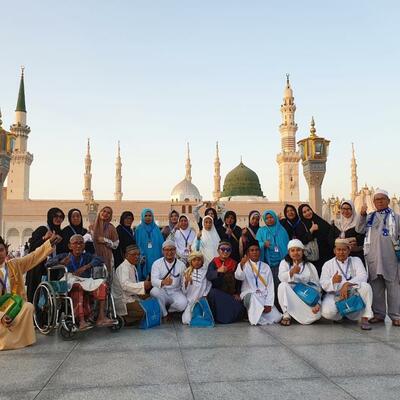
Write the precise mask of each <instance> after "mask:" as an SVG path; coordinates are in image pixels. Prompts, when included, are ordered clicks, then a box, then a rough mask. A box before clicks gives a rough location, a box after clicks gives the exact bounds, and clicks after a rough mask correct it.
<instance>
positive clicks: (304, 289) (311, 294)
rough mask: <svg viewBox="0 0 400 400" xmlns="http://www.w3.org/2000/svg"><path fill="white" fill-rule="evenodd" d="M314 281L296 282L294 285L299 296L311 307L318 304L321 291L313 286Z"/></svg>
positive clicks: (294, 289)
mask: <svg viewBox="0 0 400 400" xmlns="http://www.w3.org/2000/svg"><path fill="white" fill-rule="evenodd" d="M313 286H314V284H313V283H311V282H310V283H308V284H306V283H302V282H299V283H296V284H295V285H294V287H293V291H294V292H295V293H296V294H297V296H298V297H299V298H300V300H302V301H303V302H304V303H306V304H307V305H308V306H310V307H314V306H316V305H317V304H318V302H319V299H320V293H319V291H318V289H316V288H315V287H313Z"/></svg>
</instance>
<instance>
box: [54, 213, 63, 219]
mask: <svg viewBox="0 0 400 400" xmlns="http://www.w3.org/2000/svg"><path fill="white" fill-rule="evenodd" d="M54 218H61V219H64V216H63V215H62V214H56V215H55V216H54Z"/></svg>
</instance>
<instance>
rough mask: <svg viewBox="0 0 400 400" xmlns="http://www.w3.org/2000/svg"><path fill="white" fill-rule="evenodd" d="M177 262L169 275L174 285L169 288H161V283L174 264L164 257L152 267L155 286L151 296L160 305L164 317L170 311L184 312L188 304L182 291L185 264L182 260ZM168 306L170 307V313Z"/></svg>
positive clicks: (152, 279)
mask: <svg viewBox="0 0 400 400" xmlns="http://www.w3.org/2000/svg"><path fill="white" fill-rule="evenodd" d="M175 261H176V264H175V266H174V268H173V269H172V271H171V273H170V274H169V277H171V278H172V284H171V285H168V286H163V287H161V281H162V280H163V279H164V278H165V277H166V275H167V273H168V270H169V269H171V268H172V266H173V265H174V263H173V262H172V263H169V262H168V261H167V260H165V258H164V257H162V258H159V259H158V260H156V261H154V263H153V266H152V267H151V284H152V285H153V289H151V291H150V295H151V296H152V297H155V298H156V299H157V300H158V302H159V303H160V307H161V311H162V313H163V316H164V317H165V316H167V315H168V311H169V312H174V311H183V310H184V309H185V307H186V304H187V300H186V297H185V295H184V294H183V293H182V289H181V287H182V280H183V272H184V271H185V264H184V263H183V262H182V261H180V260H175ZM167 306H169V310H168V311H167Z"/></svg>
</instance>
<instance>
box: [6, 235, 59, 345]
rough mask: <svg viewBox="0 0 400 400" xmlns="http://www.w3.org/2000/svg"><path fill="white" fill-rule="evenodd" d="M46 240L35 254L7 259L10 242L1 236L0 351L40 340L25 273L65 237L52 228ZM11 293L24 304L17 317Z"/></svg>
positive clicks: (45, 237) (44, 238)
mask: <svg viewBox="0 0 400 400" xmlns="http://www.w3.org/2000/svg"><path fill="white" fill-rule="evenodd" d="M43 240H45V242H44V243H43V244H42V245H41V246H40V247H38V248H37V249H36V250H35V251H33V252H32V253H30V254H28V255H26V256H24V257H21V258H13V259H11V260H8V261H6V258H7V253H8V244H7V243H6V242H4V240H3V238H2V237H1V236H0V301H1V303H2V305H1V306H0V350H14V349H20V348H22V347H27V346H30V345H31V344H33V343H35V342H36V335H35V327H34V326H33V312H34V307H33V304H32V303H29V302H27V301H26V292H25V287H24V277H23V275H24V274H25V273H26V272H27V271H29V270H31V269H33V268H34V267H36V266H37V265H38V264H40V263H41V262H42V261H43V260H45V259H46V257H47V256H48V255H49V254H51V253H52V252H53V245H55V244H57V243H59V242H60V241H61V237H60V236H58V235H56V234H55V233H52V232H50V231H49V232H47V233H46V235H45V236H44V237H43ZM10 295H13V296H14V298H15V299H18V300H19V302H20V303H19V304H20V305H21V304H22V308H21V309H20V310H19V312H18V314H17V315H16V316H15V313H14V312H13V315H12V316H10V315H8V314H9V309H10V306H13V304H12V302H13V298H10ZM4 299H6V300H5V301H4V302H3V300H4ZM12 308H13V307H12Z"/></svg>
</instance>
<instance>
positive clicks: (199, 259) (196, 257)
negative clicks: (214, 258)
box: [182, 251, 211, 324]
mask: <svg viewBox="0 0 400 400" xmlns="http://www.w3.org/2000/svg"><path fill="white" fill-rule="evenodd" d="M188 262H189V266H188V268H187V269H186V271H185V274H184V280H183V285H182V291H183V293H184V294H185V295H186V299H187V301H188V305H187V306H186V309H185V311H184V313H183V314H182V323H183V324H190V321H191V319H192V308H193V306H194V304H195V303H196V302H197V301H199V300H200V299H201V298H202V297H205V296H207V294H208V292H209V291H210V289H211V282H210V281H208V280H207V278H206V275H207V269H208V266H207V265H204V257H203V254H202V253H201V252H199V251H192V252H191V253H190V254H189V258H188Z"/></svg>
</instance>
